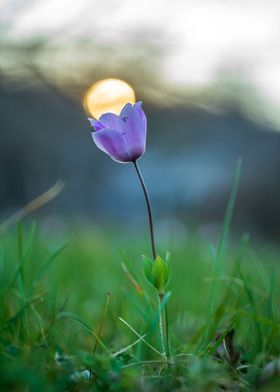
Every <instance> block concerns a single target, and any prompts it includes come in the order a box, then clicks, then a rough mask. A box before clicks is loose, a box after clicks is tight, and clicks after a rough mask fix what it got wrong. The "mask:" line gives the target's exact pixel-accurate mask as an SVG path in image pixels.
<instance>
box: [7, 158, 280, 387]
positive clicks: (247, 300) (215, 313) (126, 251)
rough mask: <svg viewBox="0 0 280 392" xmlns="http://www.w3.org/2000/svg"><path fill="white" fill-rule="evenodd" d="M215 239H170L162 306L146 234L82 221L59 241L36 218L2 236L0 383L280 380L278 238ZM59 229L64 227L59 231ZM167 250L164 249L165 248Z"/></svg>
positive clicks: (264, 383)
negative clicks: (147, 266) (147, 265)
mask: <svg viewBox="0 0 280 392" xmlns="http://www.w3.org/2000/svg"><path fill="white" fill-rule="evenodd" d="M240 168H241V164H240V162H239V163H238V166H237V170H236V174H235V177H234V181H233V187H232V192H231V196H230V198H229V203H228V206H227V210H226V214H225V220H224V223H223V225H222V228H221V238H220V241H219V242H218V244H217V247H214V246H212V245H211V246H209V243H207V241H205V240H203V239H201V238H200V237H199V236H198V235H195V234H193V235H189V236H188V237H187V238H186V240H185V241H184V243H182V242H180V243H176V242H175V243H174V244H173V247H172V248H173V249H172V248H171V249H169V250H170V251H171V265H172V280H171V284H170V286H169V287H168V291H167V292H166V293H165V296H164V297H163V298H162V302H161V303H160V309H161V310H163V309H165V308H166V306H167V305H168V331H169V340H170V352H171V355H170V357H169V358H168V359H167V358H166V356H165V354H164V349H163V347H162V339H161V334H160V331H159V328H158V326H159V318H160V313H161V312H159V311H158V306H159V305H158V297H157V293H156V291H155V290H154V289H153V287H151V286H150V285H149V284H148V283H147V282H146V281H145V279H144V277H143V274H142V265H141V264H142V262H141V254H142V253H146V254H148V249H149V246H148V245H149V244H147V243H146V242H145V241H144V240H143V238H144V237H143V238H142V236H136V235H134V234H133V233H132V234H129V233H121V232H120V231H118V232H115V233H112V232H105V233H100V232H98V233H97V232H96V231H94V230H90V229H87V230H85V229H83V228H80V229H78V230H75V231H73V232H72V234H70V235H68V238H67V239H66V241H61V240H58V239H57V238H56V236H55V235H50V234H47V233H46V232H44V231H42V230H40V228H38V227H37V225H36V224H33V225H31V226H30V225H27V226H25V227H23V226H22V225H21V224H18V226H17V228H16V229H15V228H13V229H11V228H9V230H8V231H7V230H5V232H3V233H2V235H1V236H0V301H1V307H0V390H1V391H2V390H3V391H34V392H35V391H36V392H37V391H143V392H144V391H147V392H150V391H151V392H153V391H178V392H179V391H180V392H184V391H224V390H226V391H252V390H260V391H278V390H279V388H280V382H279V379H278V377H277V376H278V374H279V373H280V360H279V359H278V358H279V352H280V345H279V341H280V330H279V319H280V309H279V299H280V288H279V287H280V286H279V277H278V275H279V274H278V273H277V272H278V270H279V264H278V262H279V255H280V249H278V248H276V247H273V246H272V245H270V246H268V245H265V244H262V245H261V244H258V246H257V249H255V246H253V245H252V244H251V243H250V240H249V237H248V235H244V236H243V237H242V238H241V240H240V241H239V242H229V241H228V231H229V226H230V222H231V218H232V214H233V207H234V202H235V198H236V192H237V185H238V179H239V175H240ZM57 234H60V233H57ZM166 251H167V249H161V254H164V253H165V252H166Z"/></svg>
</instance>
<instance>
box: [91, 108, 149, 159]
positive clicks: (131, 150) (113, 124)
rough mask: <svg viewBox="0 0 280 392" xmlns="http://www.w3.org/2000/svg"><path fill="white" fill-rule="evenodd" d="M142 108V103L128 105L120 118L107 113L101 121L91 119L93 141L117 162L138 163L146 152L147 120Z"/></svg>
mask: <svg viewBox="0 0 280 392" xmlns="http://www.w3.org/2000/svg"><path fill="white" fill-rule="evenodd" d="M141 106H142V102H137V103H136V104H135V105H131V104H130V103H127V104H126V105H125V106H124V108H123V109H122V111H121V113H120V115H119V116H117V115H116V114H114V113H105V114H103V115H102V116H101V117H100V119H99V120H94V119H93V118H89V121H90V123H91V126H92V127H93V129H94V131H93V132H92V138H93V141H94V142H95V144H96V145H97V147H98V148H100V150H102V151H104V152H105V153H106V154H108V155H109V156H110V157H111V158H112V159H114V160H115V161H117V162H122V163H127V162H136V161H137V159H139V158H140V157H141V156H142V155H143V154H144V152H145V148H146V133H147V119H146V116H145V113H144V111H143V109H142V107H141Z"/></svg>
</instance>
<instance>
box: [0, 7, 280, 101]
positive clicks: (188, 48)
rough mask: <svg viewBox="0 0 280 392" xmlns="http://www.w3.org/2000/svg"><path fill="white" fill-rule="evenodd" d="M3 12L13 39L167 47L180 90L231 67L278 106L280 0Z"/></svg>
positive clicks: (164, 68)
mask: <svg viewBox="0 0 280 392" xmlns="http://www.w3.org/2000/svg"><path fill="white" fill-rule="evenodd" d="M0 13H1V25H2V26H4V34H5V35H4V36H5V38H6V39H8V40H9V41H13V42H24V41H27V40H29V39H32V38H34V37H35V36H36V37H39V36H42V37H44V36H48V37H50V38H51V39H55V42H57V43H59V42H60V43H65V45H66V44H69V42H71V39H74V38H77V37H78V38H83V37H84V38H87V39H90V37H93V38H94V40H95V41H97V42H100V43H105V44H109V45H114V46H118V45H119V46H124V45H125V44H126V43H127V42H131V41H133V40H135V43H136V46H137V43H139V42H142V43H143V42H148V43H149V44H151V45H152V46H153V47H155V48H157V47H159V48H163V56H162V58H161V62H160V64H159V69H158V72H159V74H160V75H161V77H162V79H164V80H166V81H167V82H168V83H170V84H173V85H174V86H178V87H180V88H181V87H182V86H190V87H193V88H196V87H198V88H199V87H201V86H202V87H203V86H205V85H207V84H209V83H210V82H211V81H212V80H213V79H215V78H217V75H218V74H219V73H220V72H221V71H222V70H223V69H225V68H227V69H231V68H232V69H233V70H235V71H237V72H239V73H240V74H242V75H243V76H244V77H245V78H246V79H247V80H248V81H249V82H250V83H252V84H253V85H254V86H255V87H256V89H257V90H258V91H260V92H261V94H262V96H263V97H264V98H265V99H267V100H268V102H270V103H271V104H272V105H275V106H276V107H278V105H280V27H279V26H280V23H279V22H280V1H279V0H172V1H170V0H141V1H133V0H107V1H104V0H79V1H77V0H73V1H71V0H48V1H45V0H34V1H31V0H29V1H28V0H0ZM2 31H3V27H2Z"/></svg>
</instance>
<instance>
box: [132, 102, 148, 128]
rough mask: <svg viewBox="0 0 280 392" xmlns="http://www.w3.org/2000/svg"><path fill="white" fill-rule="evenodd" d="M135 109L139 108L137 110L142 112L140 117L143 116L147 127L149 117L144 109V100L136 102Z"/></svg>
mask: <svg viewBox="0 0 280 392" xmlns="http://www.w3.org/2000/svg"><path fill="white" fill-rule="evenodd" d="M134 109H135V110H137V112H138V113H139V114H140V117H141V118H142V121H143V124H144V126H145V127H146V128H147V118H146V115H145V113H144V110H143V109H142V102H141V101H138V102H136V103H135V104H134Z"/></svg>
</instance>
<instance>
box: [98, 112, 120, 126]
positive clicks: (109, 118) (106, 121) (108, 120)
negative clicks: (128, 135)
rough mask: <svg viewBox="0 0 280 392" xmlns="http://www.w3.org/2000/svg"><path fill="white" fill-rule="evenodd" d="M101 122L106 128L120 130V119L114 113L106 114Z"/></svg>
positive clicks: (101, 118) (100, 119)
mask: <svg viewBox="0 0 280 392" xmlns="http://www.w3.org/2000/svg"><path fill="white" fill-rule="evenodd" d="M99 121H100V122H101V123H102V124H103V125H104V127H105V128H114V129H119V128H120V118H119V116H117V115H116V114H114V113H105V114H102V116H101V117H100V118H99Z"/></svg>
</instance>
